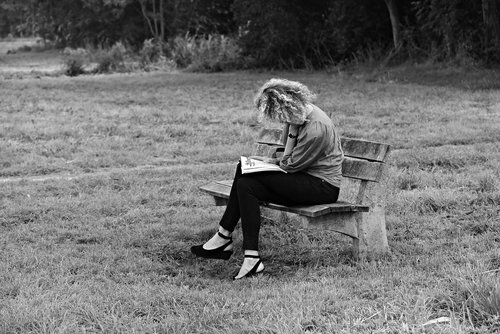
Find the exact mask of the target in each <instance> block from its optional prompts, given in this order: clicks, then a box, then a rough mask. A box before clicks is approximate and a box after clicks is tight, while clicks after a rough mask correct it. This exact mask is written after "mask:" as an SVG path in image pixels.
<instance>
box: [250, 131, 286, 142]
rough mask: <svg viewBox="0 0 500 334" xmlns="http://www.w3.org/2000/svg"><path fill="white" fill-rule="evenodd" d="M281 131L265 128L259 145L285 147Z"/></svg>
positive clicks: (260, 136)
mask: <svg viewBox="0 0 500 334" xmlns="http://www.w3.org/2000/svg"><path fill="white" fill-rule="evenodd" d="M282 132H283V131H282V130H281V129H267V128H264V129H262V130H261V131H260V133H259V137H258V139H257V143H262V144H268V145H281V146H282V145H284V143H283V141H282V140H281V134H282Z"/></svg>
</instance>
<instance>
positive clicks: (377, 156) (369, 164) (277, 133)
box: [257, 129, 390, 182]
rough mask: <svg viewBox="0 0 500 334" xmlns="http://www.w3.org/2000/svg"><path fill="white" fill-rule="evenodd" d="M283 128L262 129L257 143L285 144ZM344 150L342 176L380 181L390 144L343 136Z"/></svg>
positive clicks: (269, 144) (268, 144)
mask: <svg viewBox="0 0 500 334" xmlns="http://www.w3.org/2000/svg"><path fill="white" fill-rule="evenodd" d="M282 132H283V131H282V130H281V129H262V131H261V132H260V134H259V138H258V140H257V143H258V144H260V145H267V146H278V147H279V146H283V145H284V138H283V136H282ZM340 140H341V144H342V149H343V151H344V156H345V159H344V162H343V164H342V176H343V177H347V178H352V179H357V180H361V181H371V182H379V181H380V178H381V177H382V172H383V170H384V163H385V161H386V159H387V157H388V155H389V151H390V145H388V144H384V143H379V142H374V141H368V140H362V139H354V138H347V137H341V139H340Z"/></svg>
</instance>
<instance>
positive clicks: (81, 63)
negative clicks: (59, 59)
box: [63, 48, 88, 76]
mask: <svg viewBox="0 0 500 334" xmlns="http://www.w3.org/2000/svg"><path fill="white" fill-rule="evenodd" d="M63 61H64V67H65V68H64V73H65V74H66V75H69V76H77V75H80V74H83V73H85V66H87V65H88V52H87V50H85V49H82V48H78V49H71V48H65V49H64V51H63Z"/></svg>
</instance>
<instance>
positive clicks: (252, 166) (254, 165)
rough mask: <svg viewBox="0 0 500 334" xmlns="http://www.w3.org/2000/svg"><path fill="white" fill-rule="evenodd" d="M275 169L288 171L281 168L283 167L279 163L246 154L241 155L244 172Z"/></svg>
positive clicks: (242, 170)
mask: <svg viewBox="0 0 500 334" xmlns="http://www.w3.org/2000/svg"><path fill="white" fill-rule="evenodd" d="M273 171H274V172H282V173H286V171H285V170H283V169H281V167H280V166H278V165H275V164H271V163H268V162H264V161H260V160H256V159H250V158H248V157H244V156H242V157H241V172H242V174H248V173H257V172H273Z"/></svg>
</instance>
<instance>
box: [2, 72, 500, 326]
mask: <svg viewBox="0 0 500 334" xmlns="http://www.w3.org/2000/svg"><path fill="white" fill-rule="evenodd" d="M0 67H1V66H0ZM418 72H419V71H418V69H417V70H414V71H403V72H390V73H389V72H388V73H387V74H386V75H378V76H377V77H375V78H374V77H373V76H370V77H369V78H368V77H367V76H365V75H346V74H342V73H337V74H335V75H334V74H327V73H299V72H298V73H265V72H262V73H249V72H240V73H225V74H193V73H177V72H171V73H137V74H112V75H106V76H82V77H76V78H68V77H63V76H59V77H45V76H41V77H38V78H37V77H32V76H21V77H10V78H7V79H5V80H2V81H0V333H101V332H102V333H246V334H250V333H254V334H257V333H262V334H264V333H283V334H284V333H394V334H395V333H493V332H500V281H499V272H500V251H499V245H500V225H499V216H500V215H499V213H500V209H499V205H500V181H499V176H500V90H499V87H498V82H497V79H498V78H499V77H498V72H494V71H491V72H490V71H484V72H482V73H483V74H482V75H477V73H462V72H460V73H455V74H453V73H450V72H447V74H446V76H445V77H444V79H443V76H442V75H440V74H439V73H437V74H435V75H434V76H433V75H432V73H426V75H427V76H429V77H432V78H433V80H428V79H425V77H424V76H423V75H422V76H419V75H418ZM275 76H279V77H286V78H289V79H292V80H299V81H302V82H303V83H305V84H307V85H308V86H309V87H310V88H312V89H313V90H315V91H316V92H317V93H318V94H319V99H318V105H319V106H321V107H322V108H323V109H324V110H326V111H328V112H329V114H330V115H331V117H332V118H333V119H334V121H335V122H336V124H338V126H339V129H340V132H341V133H342V134H343V135H345V136H351V137H358V138H367V139H373V140H378V141H384V142H389V143H391V144H392V145H393V148H394V150H393V152H392V154H391V157H390V166H389V168H388V180H387V182H386V184H384V185H383V187H385V191H386V194H387V214H388V217H387V225H388V226H387V228H388V239H389V245H390V248H391V251H392V252H391V255H390V256H387V257H385V258H381V259H378V260H374V261H367V262H358V263H357V262H354V261H353V260H352V257H351V254H350V252H349V249H350V243H349V240H347V239H346V238H344V237H342V236H341V235H337V234H335V233H325V232H324V231H314V230H301V229H297V228H295V227H293V226H288V225H284V224H280V223H279V222H273V221H265V222H264V224H263V229H262V233H261V237H262V246H261V248H262V249H261V251H262V255H263V258H264V261H265V264H266V271H265V274H264V275H262V276H260V277H257V278H254V279H249V280H246V281H243V282H233V281H232V280H231V277H232V274H233V273H234V272H235V271H237V269H238V268H239V265H240V262H241V260H242V254H241V251H240V248H241V247H240V246H241V236H240V233H239V231H237V232H236V250H237V252H236V253H235V255H234V256H233V257H232V258H231V259H230V260H229V261H227V262H218V261H209V260H202V259H196V258H194V257H193V256H192V255H191V254H190V252H189V247H190V246H191V245H193V244H198V243H201V242H203V241H204V240H206V238H207V237H208V236H210V235H212V233H213V231H214V229H215V228H216V226H217V223H218V219H219V218H220V216H221V214H222V210H223V209H222V208H220V207H215V206H214V205H213V203H212V199H211V198H209V197H208V196H207V195H205V194H202V193H201V192H200V191H199V190H198V187H199V186H200V185H202V184H204V183H205V182H207V181H208V180H211V179H215V178H220V179H224V178H230V177H231V176H232V173H233V168H234V162H235V161H236V159H237V158H238V157H239V156H240V154H241V153H244V152H249V151H250V150H251V146H252V142H253V139H254V138H255V136H256V134H257V132H258V129H259V126H258V124H257V122H256V116H255V112H254V110H253V108H252V98H253V94H254V92H255V90H256V89H257V88H258V87H259V86H260V85H261V84H262V83H263V82H264V81H266V80H267V79H269V78H270V77H275ZM422 78H424V79H422ZM416 79H419V80H416ZM415 82H418V83H415ZM430 83H432V84H430Z"/></svg>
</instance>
